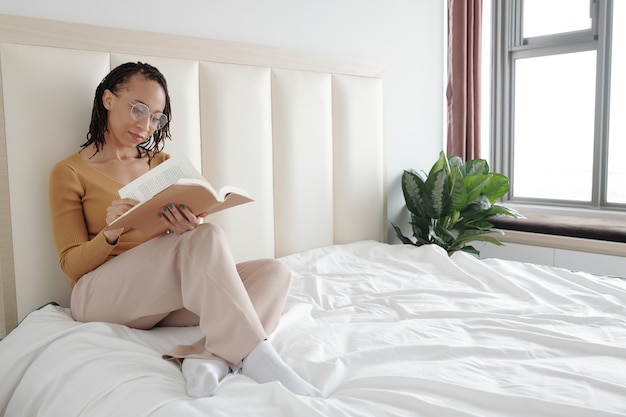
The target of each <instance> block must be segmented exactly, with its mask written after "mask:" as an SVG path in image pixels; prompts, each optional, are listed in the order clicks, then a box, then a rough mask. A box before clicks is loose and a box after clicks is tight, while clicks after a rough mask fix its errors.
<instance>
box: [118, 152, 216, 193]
mask: <svg viewBox="0 0 626 417" xmlns="http://www.w3.org/2000/svg"><path fill="white" fill-rule="evenodd" d="M181 178H194V179H199V180H202V181H206V180H205V179H204V178H203V177H202V175H201V174H200V172H199V171H198V170H197V169H196V167H194V166H193V164H192V163H191V161H189V160H188V159H186V158H181V157H176V158H174V157H172V158H170V159H168V160H167V161H165V162H163V163H161V164H159V165H157V166H156V167H154V168H153V169H151V170H150V171H148V172H147V173H145V174H143V175H142V176H140V177H139V178H137V179H135V180H134V181H131V182H129V183H128V184H126V185H125V186H124V187H122V188H120V190H119V191H118V192H119V195H120V197H121V198H132V199H134V200H138V201H145V200H147V199H149V198H150V197H152V196H154V195H155V194H157V193H159V192H160V191H163V190H164V189H165V188H166V187H167V186H169V185H171V184H173V183H175V182H177V181H178V180H180V179H181Z"/></svg>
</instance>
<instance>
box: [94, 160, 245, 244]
mask: <svg viewBox="0 0 626 417" xmlns="http://www.w3.org/2000/svg"><path fill="white" fill-rule="evenodd" d="M118 192H119V194H120V197H121V198H132V199H134V200H138V201H139V204H137V205H136V206H134V207H133V208H131V209H130V210H128V211H127V212H126V213H124V214H123V215H122V216H120V217H118V218H117V219H116V220H114V221H113V222H112V223H111V224H109V225H108V226H107V227H106V228H107V229H117V228H120V227H123V228H125V229H131V228H133V229H138V230H141V231H142V232H143V233H145V234H147V235H150V236H154V235H157V234H160V233H162V232H164V231H165V229H166V227H165V225H163V223H162V222H161V220H160V219H159V218H158V214H159V213H160V212H161V211H162V209H163V207H165V206H167V205H168V204H170V203H171V204H174V205H176V206H179V205H181V204H184V205H185V206H186V207H188V208H189V210H191V212H192V213H193V214H195V215H200V214H203V213H204V214H207V215H208V214H211V213H215V212H217V211H220V210H224V209H227V208H230V207H233V206H237V205H239V204H244V203H248V202H250V201H253V200H252V198H251V197H250V196H249V195H248V193H246V192H245V191H244V190H242V189H240V188H236V187H231V186H225V187H222V188H221V189H220V190H219V191H216V190H215V189H214V188H213V187H212V186H211V184H209V182H208V181H207V180H206V179H205V178H204V177H203V176H202V174H200V172H199V171H198V170H197V169H196V168H195V167H194V166H193V164H192V163H191V162H190V161H189V160H188V159H186V158H180V157H172V158H170V159H168V160H167V161H165V162H162V163H161V164H159V165H158V166H156V167H154V168H153V169H151V170H150V171H148V172H147V173H145V174H143V175H142V176H140V177H139V178H137V179H135V180H133V181H131V182H129V183H128V184H126V185H125V186H124V187H122V188H120V190H119V191H118Z"/></svg>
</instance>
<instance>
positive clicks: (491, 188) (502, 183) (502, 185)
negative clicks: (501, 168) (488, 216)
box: [482, 172, 509, 204]
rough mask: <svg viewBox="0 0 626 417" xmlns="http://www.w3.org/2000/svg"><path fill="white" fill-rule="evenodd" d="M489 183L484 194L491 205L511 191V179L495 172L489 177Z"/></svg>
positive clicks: (484, 189) (483, 191)
mask: <svg viewBox="0 0 626 417" xmlns="http://www.w3.org/2000/svg"><path fill="white" fill-rule="evenodd" d="M488 179H489V181H488V183H487V184H486V185H485V187H483V189H482V193H483V194H484V195H486V196H487V198H488V199H489V201H491V204H493V203H495V202H496V201H497V200H498V198H500V197H502V196H503V195H504V194H506V193H507V192H508V191H509V179H508V178H507V177H506V176H504V175H502V174H498V173H495V172H492V173H491V174H489V175H488Z"/></svg>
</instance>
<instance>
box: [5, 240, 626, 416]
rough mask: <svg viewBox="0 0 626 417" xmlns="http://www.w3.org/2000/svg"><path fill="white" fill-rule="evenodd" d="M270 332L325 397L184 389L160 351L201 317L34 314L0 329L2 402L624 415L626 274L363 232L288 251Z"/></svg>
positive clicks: (197, 412)
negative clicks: (186, 323)
mask: <svg viewBox="0 0 626 417" xmlns="http://www.w3.org/2000/svg"><path fill="white" fill-rule="evenodd" d="M283 261H284V262H286V263H287V264H288V265H289V266H291V268H292V269H293V270H294V281H293V285H292V288H291V292H290V296H289V299H288V302H287V305H286V308H285V313H284V317H283V319H282V322H281V324H280V326H279V328H278V330H277V331H276V332H275V334H273V335H272V337H271V340H272V343H273V344H274V345H275V346H276V348H277V350H278V351H279V352H280V353H281V355H282V356H283V357H284V359H285V360H286V362H288V363H289V364H290V365H292V367H293V368H294V369H295V370H296V371H297V372H298V373H299V374H301V375H302V376H303V377H304V378H305V379H306V380H308V381H310V382H311V383H312V384H314V385H315V386H317V387H318V388H319V389H320V390H322V391H323V392H324V393H325V394H326V396H327V398H325V399H317V398H307V397H299V396H295V395H292V394H291V393H290V392H289V391H287V390H286V389H284V388H283V387H282V386H281V385H280V384H278V383H271V384H262V385H260V384H257V383H256V382H254V381H252V380H250V379H248V378H246V377H244V376H242V375H230V376H228V377H227V378H226V379H225V381H224V382H223V383H222V386H221V387H220V389H219V390H218V392H217V393H216V395H215V396H214V397H212V398H205V399H193V398H189V397H188V396H187V395H186V394H185V384H184V380H183V377H182V375H181V373H180V371H179V370H178V368H177V367H176V366H175V365H174V364H173V363H171V362H167V361H165V360H163V359H161V353H162V352H163V351H165V350H167V349H168V348H169V347H170V346H172V345H174V344H177V343H187V342H192V341H194V340H196V339H197V338H198V337H199V333H198V329H197V328H195V327H192V328H158V329H154V330H150V331H140V330H133V329H128V328H126V327H124V326H119V325H111V324H105V323H86V324H85V323H77V322H74V321H73V320H72V319H71V316H70V315H69V314H68V312H67V310H66V309H63V308H60V307H55V306H52V305H50V306H46V307H44V308H42V309H40V310H38V311H35V312H33V313H31V314H30V315H29V316H28V317H27V318H26V319H25V320H24V321H23V322H22V323H21V324H20V326H18V328H17V329H16V330H14V331H13V332H12V333H11V334H9V336H7V337H6V338H5V340H3V341H2V342H0V414H2V413H4V415H5V416H7V417H14V416H15V417H17V416H29V417H30V416H35V415H37V416H42V417H43V416H51V417H60V416H63V417H73V416H89V417H97V416H103V417H104V416H106V417H110V416H133V417H140V416H167V417H171V416H209V415H210V416H229V417H234V416H246V417H248V416H255V417H263V416H268V417H269V416H271V417H276V416H297V417H306V416H319V417H322V416H325V417H326V416H331V417H334V416H338V417H339V416H341V417H344V416H372V417H374V416H376V417H382V416H437V417H452V416H507V417H511V416H533V417H536V416H586V417H587V416H617V415H621V416H626V282H624V281H623V280H621V279H617V278H608V277H596V276H592V275H588V274H582V273H572V272H568V271H565V270H562V269H556V268H548V267H541V266H535V265H530V264H523V263H517V262H509V261H499V260H482V261H481V260H478V259H476V258H473V257H471V256H469V255H465V254H456V255H454V256H453V257H452V258H448V256H447V255H446V254H445V252H444V251H442V250H441V249H440V248H438V247H436V246H424V247H421V248H415V247H412V246H406V245H386V244H381V243H376V242H371V241H367V242H357V243H354V244H348V245H337V246H332V247H327V248H322V249H316V250H312V251H308V252H305V253H302V254H297V255H291V256H288V257H285V258H283Z"/></svg>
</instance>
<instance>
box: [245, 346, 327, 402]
mask: <svg viewBox="0 0 626 417" xmlns="http://www.w3.org/2000/svg"><path fill="white" fill-rule="evenodd" d="M241 373H242V374H243V375H246V376H248V377H250V378H252V379H254V380H255V381H257V382H259V383H261V384H263V383H266V382H272V381H278V382H280V383H281V384H283V386H284V387H285V388H287V389H288V390H290V391H291V392H293V393H295V394H299V395H308V396H310V397H323V396H324V395H323V394H322V393H321V392H320V391H319V390H318V389H317V388H315V387H314V386H313V385H311V384H309V383H308V382H306V381H305V380H304V379H302V378H300V376H299V375H298V374H296V373H295V372H294V371H293V369H291V368H290V367H289V365H287V364H286V363H285V362H284V361H283V360H282V358H281V357H280V356H279V354H278V352H276V349H274V346H272V344H271V343H270V342H268V341H267V340H264V341H263V342H261V343H259V345H258V346H257V347H255V348H254V349H252V351H251V352H250V353H249V354H248V356H246V357H245V358H244V360H243V365H242V367H241Z"/></svg>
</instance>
